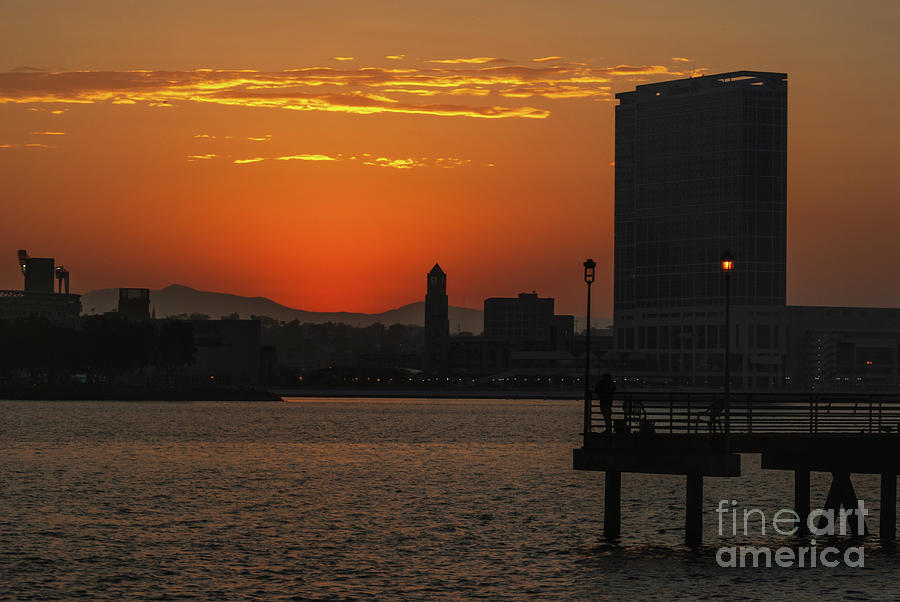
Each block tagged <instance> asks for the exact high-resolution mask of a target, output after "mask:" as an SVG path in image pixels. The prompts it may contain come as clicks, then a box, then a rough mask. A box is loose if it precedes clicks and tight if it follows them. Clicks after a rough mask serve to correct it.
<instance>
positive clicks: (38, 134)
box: [28, 132, 66, 136]
mask: <svg viewBox="0 0 900 602" xmlns="http://www.w3.org/2000/svg"><path fill="white" fill-rule="evenodd" d="M28 133H29V134H30V135H32V136H65V135H66V132H28Z"/></svg>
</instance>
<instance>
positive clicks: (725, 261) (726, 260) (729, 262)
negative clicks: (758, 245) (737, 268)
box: [721, 251, 734, 437]
mask: <svg viewBox="0 0 900 602" xmlns="http://www.w3.org/2000/svg"><path fill="white" fill-rule="evenodd" d="M721 267H722V276H723V278H724V280H725V341H724V346H725V365H724V368H725V436H726V437H728V436H729V435H730V434H731V399H730V395H731V357H730V356H731V272H732V271H734V257H733V256H732V255H731V252H730V251H725V252H724V253H722V263H721Z"/></svg>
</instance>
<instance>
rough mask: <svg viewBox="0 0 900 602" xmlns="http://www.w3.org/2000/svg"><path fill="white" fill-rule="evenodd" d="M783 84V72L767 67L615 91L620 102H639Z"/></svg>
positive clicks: (776, 86)
mask: <svg viewBox="0 0 900 602" xmlns="http://www.w3.org/2000/svg"><path fill="white" fill-rule="evenodd" d="M786 85H787V73H774V72H769V71H730V72H728V73H717V74H715V75H702V76H700V77H689V78H686V79H676V80H672V81H667V82H657V83H653V84H643V85H640V86H637V87H636V88H635V89H634V90H631V91H629V92H619V93H618V94H616V98H618V99H619V100H620V101H621V103H622V104H629V103H631V102H634V101H636V100H640V101H641V102H646V101H651V100H654V99H657V98H659V99H663V98H667V97H671V96H677V95H681V94H703V93H707V92H711V91H716V90H722V89H723V88H728V89H735V88H750V87H751V86H761V87H766V88H784V87H785V86H786Z"/></svg>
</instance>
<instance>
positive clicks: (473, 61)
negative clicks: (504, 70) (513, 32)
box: [427, 56, 512, 65]
mask: <svg viewBox="0 0 900 602" xmlns="http://www.w3.org/2000/svg"><path fill="white" fill-rule="evenodd" d="M427 62H429V63H443V64H445V65H458V64H468V65H482V64H484V63H511V62H512V61H511V60H509V59H500V58H496V57H491V56H477V57H474V58H470V59H435V60H432V61H427Z"/></svg>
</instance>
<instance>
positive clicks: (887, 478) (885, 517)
mask: <svg viewBox="0 0 900 602" xmlns="http://www.w3.org/2000/svg"><path fill="white" fill-rule="evenodd" d="M878 537H879V539H881V542H882V543H893V542H894V541H895V540H896V538H897V475H896V473H881V516H880V524H879V529H878Z"/></svg>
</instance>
